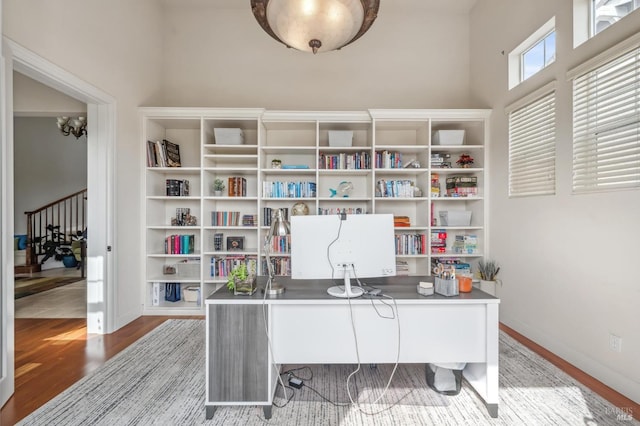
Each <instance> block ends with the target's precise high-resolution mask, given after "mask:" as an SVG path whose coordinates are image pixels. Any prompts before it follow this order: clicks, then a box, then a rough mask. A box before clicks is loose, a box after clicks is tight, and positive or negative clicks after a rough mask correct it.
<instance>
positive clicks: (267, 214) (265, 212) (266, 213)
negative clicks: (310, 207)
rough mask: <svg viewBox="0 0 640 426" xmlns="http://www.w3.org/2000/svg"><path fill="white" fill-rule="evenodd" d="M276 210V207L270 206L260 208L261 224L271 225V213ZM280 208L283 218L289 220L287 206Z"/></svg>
mask: <svg viewBox="0 0 640 426" xmlns="http://www.w3.org/2000/svg"><path fill="white" fill-rule="evenodd" d="M276 210H278V209H272V208H271V207H263V208H262V222H263V223H262V224H263V225H264V226H271V219H272V215H273V214H274V213H275V212H276ZM280 210H282V215H283V216H284V218H285V219H287V220H289V209H288V208H287V207H284V208H281V209H280Z"/></svg>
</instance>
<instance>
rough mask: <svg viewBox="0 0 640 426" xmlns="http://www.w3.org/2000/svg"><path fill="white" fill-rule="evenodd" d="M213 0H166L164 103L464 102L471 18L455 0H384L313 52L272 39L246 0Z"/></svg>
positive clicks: (335, 105)
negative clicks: (365, 24) (364, 26)
mask: <svg viewBox="0 0 640 426" xmlns="http://www.w3.org/2000/svg"><path fill="white" fill-rule="evenodd" d="M217 3H218V2H206V1H194V0H191V1H187V6H185V4H184V1H178V0H169V1H167V6H166V7H167V8H166V11H165V21H164V24H163V29H164V33H163V34H164V37H165V45H164V46H165V63H164V65H163V67H162V72H163V75H164V77H163V93H164V96H165V102H164V103H165V105H168V106H202V107H209V106H216V107H225V106H226V107H261V108H271V109H363V108H429V107H433V108H449V107H452V108H453V107H468V103H469V102H468V99H469V61H468V59H469V56H468V49H469V33H468V32H469V27H468V23H469V22H468V14H467V13H466V12H464V11H462V12H460V11H458V9H459V8H460V5H458V6H457V7H456V6H455V5H447V6H446V7H441V8H437V9H436V11H435V12H434V10H433V9H432V8H429V7H428V6H427V4H431V5H433V4H434V3H444V2H435V1H433V0H430V1H424V0H421V1H413V0H393V2H386V1H383V2H381V3H382V4H381V6H380V13H379V16H378V19H377V20H376V21H375V22H374V24H373V26H372V27H371V29H370V30H369V31H368V32H367V33H366V34H365V35H364V36H363V37H362V38H361V39H359V40H357V41H356V42H354V43H353V44H351V45H349V46H346V47H345V48H344V49H343V50H341V51H335V52H327V53H324V54H319V55H315V56H314V55H310V54H308V53H302V52H299V51H296V50H293V49H287V48H286V47H285V46H284V45H282V44H280V43H278V42H276V41H275V40H273V39H272V38H271V37H270V36H269V35H268V34H267V33H265V32H264V31H263V30H262V29H261V28H260V26H259V25H258V23H257V21H256V20H255V18H254V17H253V14H252V13H251V10H250V7H249V2H248V1H242V2H235V4H236V5H235V6H229V7H220V6H219V4H217ZM223 3H230V2H223ZM462 3H466V2H462ZM150 106H157V105H150Z"/></svg>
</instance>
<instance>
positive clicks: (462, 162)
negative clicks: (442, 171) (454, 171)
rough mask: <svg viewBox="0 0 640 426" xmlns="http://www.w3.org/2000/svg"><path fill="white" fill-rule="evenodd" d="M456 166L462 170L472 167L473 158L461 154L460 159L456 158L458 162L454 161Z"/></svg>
mask: <svg viewBox="0 0 640 426" xmlns="http://www.w3.org/2000/svg"><path fill="white" fill-rule="evenodd" d="M456 164H457V165H458V166H460V167H463V168H468V167H471V166H473V157H472V156H470V155H469V154H462V155H460V158H458V161H456Z"/></svg>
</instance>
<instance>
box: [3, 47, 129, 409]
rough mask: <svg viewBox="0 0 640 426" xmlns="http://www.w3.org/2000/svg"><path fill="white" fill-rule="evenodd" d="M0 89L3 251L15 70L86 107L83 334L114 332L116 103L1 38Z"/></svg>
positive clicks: (10, 218)
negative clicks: (88, 232) (86, 237)
mask: <svg viewBox="0 0 640 426" xmlns="http://www.w3.org/2000/svg"><path fill="white" fill-rule="evenodd" d="M2 56H3V58H2V59H3V61H2V63H1V64H0V66H2V72H1V73H0V75H2V79H3V81H2V88H3V90H2V91H0V97H1V98H0V101H1V104H2V107H3V111H2V113H3V119H4V126H3V129H2V134H1V136H2V145H3V151H2V153H1V154H0V159H1V160H2V163H1V165H0V167H1V169H0V172H1V173H0V175H1V176H2V179H1V180H0V184H1V187H0V191H1V192H0V195H1V197H0V203H1V204H2V205H1V206H0V207H1V209H0V210H2V211H3V215H2V218H1V219H2V223H1V228H2V229H1V231H2V232H1V234H2V235H3V236H4V241H3V247H4V248H5V249H6V248H8V247H12V244H10V242H11V243H12V242H13V235H14V214H13V207H14V206H13V195H14V194H13V188H14V182H13V123H12V117H13V71H17V72H19V73H20V74H23V75H26V76H27V77H29V78H32V79H33V80H36V81H38V82H40V83H42V84H44V85H45V86H48V87H51V88H53V89H55V90H58V91H60V92H61V93H64V94H65V95H67V96H70V97H72V98H74V99H76V100H78V101H80V102H84V103H86V104H87V121H88V128H87V131H88V135H89V136H88V138H87V166H88V167H87V169H88V173H87V190H88V192H89V193H90V194H92V199H91V203H89V206H88V209H89V211H88V215H87V217H88V223H87V227H88V229H92V230H93V232H92V235H91V244H90V245H89V246H88V247H87V320H86V322H87V332H88V333H95V334H106V333H110V332H112V331H114V330H115V327H116V324H115V311H114V299H115V288H114V285H115V284H114V282H113V280H114V276H115V274H114V271H115V259H114V258H113V252H112V242H113V240H114V237H113V234H114V223H115V219H114V218H115V211H114V210H115V209H114V194H113V192H114V187H115V178H114V175H115V170H114V152H115V134H116V131H115V127H116V126H115V99H113V98H112V97H111V96H109V95H107V94H106V93H104V92H102V91H100V90H99V89H97V88H95V87H93V86H92V85H90V84H88V83H86V82H85V81H82V80H80V79H79V78H77V77H76V76H74V75H73V74H70V73H69V72H67V71H65V70H63V69H61V68H60V67H58V66H56V65H55V64H52V63H50V62H48V61H47V60H45V59H44V58H42V57H40V56H38V55H36V54H35V53H33V52H31V51H29V50H27V49H25V48H24V47H22V46H20V45H18V44H17V43H15V42H13V41H11V40H9V39H6V38H4V39H3V50H2ZM12 268H13V262H12V261H11V260H9V259H8V256H3V258H2V270H3V271H5V272H4V275H5V276H6V278H7V279H5V280H3V283H2V295H3V297H2V302H1V303H2V306H1V307H0V313H1V318H0V319H1V322H2V324H0V326H1V327H2V329H3V330H5V332H4V333H3V334H2V339H1V342H0V350H1V353H0V359H2V376H1V377H0V405H2V404H4V402H5V401H6V400H7V399H8V398H9V397H10V396H11V394H13V390H14V359H15V357H14V353H13V351H14V332H13V327H14V302H13V297H14V280H13V274H12V273H7V272H9V271H10V270H11V269H12Z"/></svg>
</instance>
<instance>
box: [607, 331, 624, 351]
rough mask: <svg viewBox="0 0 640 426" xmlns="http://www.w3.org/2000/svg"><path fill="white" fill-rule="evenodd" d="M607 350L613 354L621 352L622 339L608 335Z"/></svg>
mask: <svg viewBox="0 0 640 426" xmlns="http://www.w3.org/2000/svg"><path fill="white" fill-rule="evenodd" d="M609 349H611V350H612V351H614V352H622V337H619V336H616V335H615V334H609Z"/></svg>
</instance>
